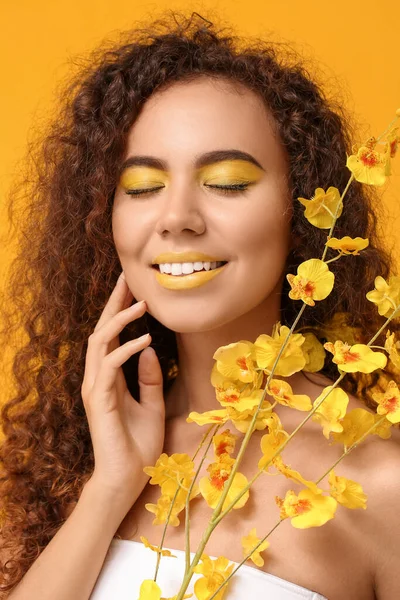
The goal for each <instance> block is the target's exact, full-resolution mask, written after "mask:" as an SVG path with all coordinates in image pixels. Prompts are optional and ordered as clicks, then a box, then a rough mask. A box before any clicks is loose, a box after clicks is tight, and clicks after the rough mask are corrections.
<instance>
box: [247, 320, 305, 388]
mask: <svg viewBox="0 0 400 600" xmlns="http://www.w3.org/2000/svg"><path fill="white" fill-rule="evenodd" d="M289 331H290V329H289V327H286V325H282V326H281V324H280V323H279V322H278V323H276V324H275V325H274V327H273V330H272V336H270V335H267V334H262V335H259V336H258V338H257V339H256V341H255V342H254V353H255V359H256V361H257V365H258V367H260V368H261V369H264V370H265V372H267V373H269V372H271V369H272V366H273V364H274V362H275V360H276V357H277V356H278V354H279V351H280V349H281V348H282V346H283V344H284V342H285V339H286V337H287V335H288V333H289ZM304 340H305V337H304V336H303V335H301V333H292V335H291V336H290V339H289V342H288V344H287V345H286V347H285V349H284V351H283V353H282V355H281V357H280V359H279V361H278V364H277V366H276V369H275V372H274V374H275V375H281V376H283V377H289V376H290V375H293V373H297V372H298V371H301V370H302V369H303V367H304V365H305V364H306V358H305V356H304V354H303V350H302V348H301V345H302V344H303V343H304Z"/></svg>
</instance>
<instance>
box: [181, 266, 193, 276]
mask: <svg viewBox="0 0 400 600" xmlns="http://www.w3.org/2000/svg"><path fill="white" fill-rule="evenodd" d="M193 271H194V265H193V263H182V273H183V274H184V275H190V273H193Z"/></svg>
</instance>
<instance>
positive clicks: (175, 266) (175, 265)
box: [171, 263, 182, 275]
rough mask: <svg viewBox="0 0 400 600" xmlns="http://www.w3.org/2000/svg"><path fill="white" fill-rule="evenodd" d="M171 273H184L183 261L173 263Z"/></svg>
mask: <svg viewBox="0 0 400 600" xmlns="http://www.w3.org/2000/svg"><path fill="white" fill-rule="evenodd" d="M171 275H182V263H172V265H171Z"/></svg>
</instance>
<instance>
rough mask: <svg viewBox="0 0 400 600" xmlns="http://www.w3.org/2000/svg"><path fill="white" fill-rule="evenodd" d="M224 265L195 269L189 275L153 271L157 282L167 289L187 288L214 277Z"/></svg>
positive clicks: (201, 283) (197, 285)
mask: <svg viewBox="0 0 400 600" xmlns="http://www.w3.org/2000/svg"><path fill="white" fill-rule="evenodd" d="M225 267H226V265H222V267H218V268H217V269H210V270H209V271H197V272H195V273H191V274H190V275H167V273H160V272H159V271H156V272H155V273H156V279H157V281H158V283H159V284H160V285H162V286H163V287H165V288H167V289H168V290H189V289H191V288H195V287H199V286H200V285H203V284H204V283H207V281H210V279H214V277H216V276H217V275H218V274H219V273H221V271H222V269H224V268H225Z"/></svg>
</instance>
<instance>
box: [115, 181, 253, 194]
mask: <svg viewBox="0 0 400 600" xmlns="http://www.w3.org/2000/svg"><path fill="white" fill-rule="evenodd" d="M204 185H205V187H208V188H212V189H215V190H218V191H220V192H221V193H222V194H234V193H235V192H236V193H237V192H245V191H247V188H248V187H249V185H250V182H249V183H235V184H234V185H207V184H204ZM163 188H164V186H160V187H157V188H149V189H147V190H133V189H132V190H126V192H125V193H126V194H128V195H131V196H143V195H144V194H150V193H154V192H157V191H158V190H162V189H163Z"/></svg>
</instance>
